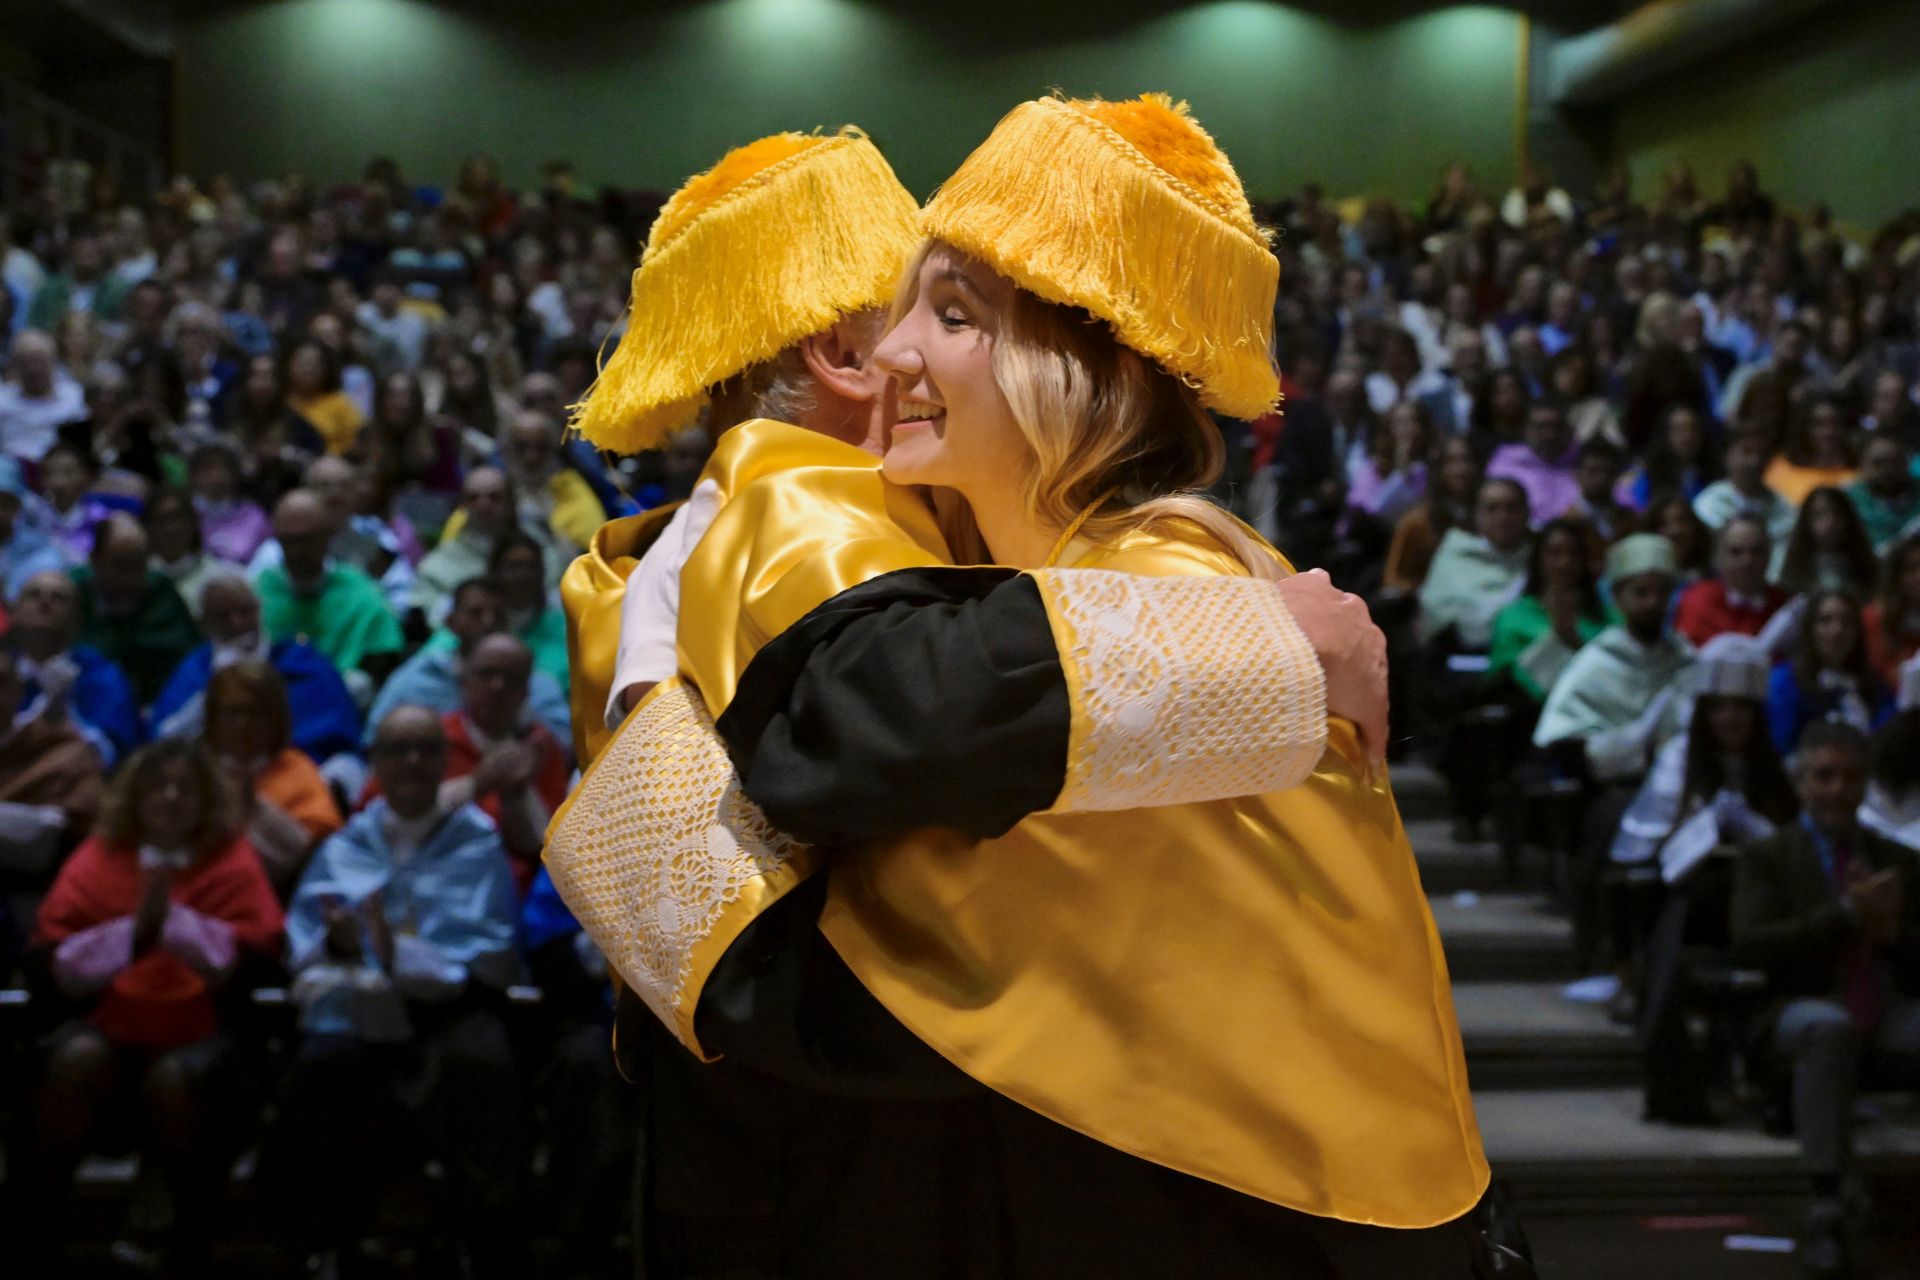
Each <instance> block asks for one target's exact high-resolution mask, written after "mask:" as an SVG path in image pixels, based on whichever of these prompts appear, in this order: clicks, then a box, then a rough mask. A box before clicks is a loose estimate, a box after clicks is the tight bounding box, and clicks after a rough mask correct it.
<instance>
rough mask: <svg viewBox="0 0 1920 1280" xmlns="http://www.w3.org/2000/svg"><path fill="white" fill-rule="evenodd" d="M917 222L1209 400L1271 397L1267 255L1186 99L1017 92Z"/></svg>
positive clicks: (1233, 181) (1246, 412)
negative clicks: (1081, 314)
mask: <svg viewBox="0 0 1920 1280" xmlns="http://www.w3.org/2000/svg"><path fill="white" fill-rule="evenodd" d="M1116 108H1118V109H1116ZM1103 117H1104V118H1103ZM1123 129H1126V130H1131V131H1132V132H1134V133H1137V134H1138V135H1139V137H1140V145H1136V144H1135V143H1134V141H1132V140H1131V139H1130V137H1129V136H1128V134H1127V133H1123V132H1122V130H1123ZM921 225H922V227H923V229H924V230H925V232H926V234H927V235H929V236H932V237H934V238H936V239H940V240H945V241H947V242H948V243H949V244H952V245H953V246H954V247H956V248H958V249H960V250H961V251H963V252H965V253H968V254H971V255H972V256H974V257H977V258H979V259H981V260H982V261H983V262H986V263H987V264H988V265H990V266H992V267H993V268H994V269H995V270H996V271H999V272H1000V273H1001V274H1002V275H1004V276H1006V277H1008V278H1009V279H1011V280H1013V281H1014V282H1015V283H1016V284H1018V285H1020V286H1021V287H1022V288H1024V289H1027V290H1029V291H1031V292H1033V293H1035V294H1038V295H1039V296H1040V297H1042V298H1045V299H1047V300H1048V301H1050V302H1056V303H1061V304H1063V305H1067V306H1076V307H1084V308H1086V309H1087V310H1088V311H1090V312H1092V313H1093V314H1094V315H1096V316H1099V317H1100V318H1101V319H1103V320H1105V321H1106V322H1107V323H1109V324H1111V325H1112V326H1113V328H1114V332H1115V334H1116V335H1117V336H1118V337H1119V338H1120V340H1121V341H1122V342H1124V343H1126V344H1127V345H1128V346H1130V347H1132V348H1133V349H1134V350H1136V351H1139V352H1141V353H1143V354H1145V355H1148V356H1151V357H1153V358H1154V359H1155V360H1157V361H1159V362H1160V363H1161V364H1162V365H1164V366H1165V367H1166V368H1167V369H1168V370H1170V371H1171V372H1172V373H1174V374H1175V375H1177V376H1178V377H1180V378H1181V379H1183V380H1184V381H1186V382H1187V383H1188V384H1190V385H1191V386H1193V387H1194V388H1195V389H1196V390H1197V391H1198V392H1199V393H1200V398H1201V400H1202V402H1203V403H1205V404H1206V405H1207V407H1208V408H1211V409H1215V410H1217V411H1219V412H1221V413H1224V414H1227V415H1229V416H1231V417H1236V418H1257V417H1259V416H1260V415H1261V414H1263V413H1266V412H1267V411H1268V410H1270V409H1271V408H1272V407H1273V406H1274V404H1275V403H1276V402H1277V401H1278V399H1279V396H1280V380H1279V374H1278V372H1277V370H1276V369H1275V367H1274V362H1273V354H1272V347H1273V302H1274V296H1275V294H1276V293H1277V291H1278V289H1279V286H1280V263H1279V261H1278V259H1276V258H1275V257H1274V256H1273V251H1272V249H1271V248H1270V247H1269V246H1268V243H1267V240H1266V237H1265V235H1264V234H1262V233H1261V231H1260V230H1259V228H1258V227H1257V226H1256V225H1255V223H1254V220H1253V214H1252V210H1251V209H1250V208H1249V206H1248V204H1247V198H1246V194H1245V192H1244V190H1243V189H1242V188H1241V186H1240V180H1239V178H1238V176H1237V175H1235V174H1234V172H1233V169H1232V166H1231V165H1230V164H1228V163H1227V159H1226V157H1225V156H1224V155H1222V154H1221V153H1220V151H1219V149H1218V148H1217V147H1216V146H1214V144H1213V140H1212V139H1211V138H1209V137H1208V136H1207V135H1206V133H1205V132H1204V131H1203V130H1201V128H1200V127H1199V125H1198V124H1196V123H1195V122H1194V121H1193V120H1192V118H1191V117H1190V116H1188V115H1187V114H1186V104H1185V103H1179V104H1175V103H1173V102H1172V101H1171V100H1170V99H1168V98H1166V97H1165V96H1164V95H1150V96H1149V97H1147V98H1143V99H1136V100H1135V101H1133V102H1130V103H1117V104H1116V103H1093V102H1070V101H1067V100H1065V99H1061V98H1041V99H1038V100H1036V101H1033V102H1026V103H1022V104H1021V105H1020V106H1018V107H1015V108H1014V109H1013V110H1012V111H1011V112H1009V113H1008V114H1007V116H1006V117H1005V118H1004V119H1002V120H1001V121H1000V123H999V124H998V125H996V126H995V127H994V130H993V133H992V134H991V135H990V136H989V137H988V138H987V140H986V141H985V142H984V143H982V144H981V145H980V147H979V148H978V149H977V150H976V151H974V153H973V154H972V155H970V156H968V157H967V159H966V161H965V163H963V164H962V165H961V166H960V169H959V171H958V172H956V173H955V174H954V175H953V177H951V178H949V179H948V180H947V181H946V183H945V184H943V185H942V186H941V188H940V190H939V192H938V193H937V194H936V195H935V196H934V198H933V200H932V201H931V202H930V203H929V204H928V205H927V208H926V210H925V212H924V213H923V215H922V220H921Z"/></svg>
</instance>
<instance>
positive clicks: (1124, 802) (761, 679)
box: [717, 568, 1331, 844]
mask: <svg viewBox="0 0 1920 1280" xmlns="http://www.w3.org/2000/svg"><path fill="white" fill-rule="evenodd" d="M1329 590H1331V588H1329ZM1230 637H1231V639H1229V638H1230ZM1063 654H1065V655H1066V657H1065V659H1064V661H1063V657H1062V655H1063ZM1069 670H1071V671H1072V672H1073V675H1072V677H1071V678H1070V677H1069V674H1068V672H1069ZM1327 683H1328V682H1327V678H1326V676H1325V674H1324V673H1323V671H1322V670H1321V667H1320V664H1319V661H1318V659H1317V657H1316V654H1315V651H1314V648H1313V647H1312V646H1311V645H1310V644H1308V642H1307V641H1306V638H1305V636H1304V634H1303V633H1302V631H1301V630H1300V628H1299V626H1298V625H1297V624H1296V623H1295V622H1294V621H1293V620H1292V618H1291V616H1290V615H1289V614H1288V613H1287V610H1286V607H1285V605H1284V603H1283V602H1282V597H1281V595H1280V594H1279V592H1278V591H1276V590H1275V589H1274V587H1273V586H1272V584H1270V583H1265V582H1259V581H1256V580H1253V579H1235V578H1198V577H1166V578H1146V577H1139V576H1136V575H1131V574H1121V573H1110V572H1105V571H1100V570H1085V571H1082V570H1066V571H1050V572H1049V574H1047V575H1044V576H1043V577H1042V578H1036V577H1033V576H1026V575H1015V574H1013V573H1012V572H1011V571H1009V570H1004V569H981V568H974V569H950V568H937V569H909V570H900V571H898V572H895V573H891V574H886V575H883V576H882V577H880V578H876V579H874V580H873V581H871V582H868V583H865V584H863V585H861V586H859V587H855V588H853V589H851V590H848V591H844V592H842V593H840V594H839V595H838V596H835V597H834V598H833V599H831V600H829V601H828V602H827V603H826V604H824V605H821V606H820V607H819V608H817V609H815V610H813V611H812V612H811V613H809V614H808V615H806V616H805V617H804V618H802V619H801V620H800V621H799V622H798V623H797V624H795V625H794V626H792V627H790V628H788V629H787V630H786V631H785V632H784V633H782V634H781V635H780V636H778V637H776V638H775V639H774V640H773V641H771V642H769V643H768V644H767V645H766V646H765V647H764V648H762V649H761V651H760V653H759V654H758V655H757V656H756V657H755V658H754V660H753V661H752V662H751V663H750V664H749V665H748V667H747V668H746V670H745V672H743V673H742V676H741V679H740V682H739V686H738V689H737V691H736V693H735V696H734V698H733V701H732V702H731V704H730V705H729V706H728V708H727V710H726V711H725V712H724V713H723V714H722V715H721V717H720V718H719V721H718V722H717V727H718V729H719V732H720V734H721V736H722V737H723V738H724V739H725V740H726V742H727V746H728V751H729V754H730V756H731V757H732V759H733V761H734V764H735V767H736V769H737V770H738V771H739V773H740V776H741V781H742V785H743V788H744V789H745V791H746V793H747V795H748V796H750V797H751V798H752V799H753V800H754V801H755V802H756V803H758V804H759V805H760V806H761V808H762V809H763V810H764V811H765V812H766V814H767V817H768V818H769V819H770V820H771V821H772V822H773V823H774V824H775V825H776V826H778V827H779V828H780V829H781V830H783V831H786V832H788V833H790V834H792V835H794V836H796V837H797V838H799V839H802V840H805V841H809V842H812V843H819V844H840V843H848V842H853V841H859V840H867V839H874V838H878V837H881V836H885V835H890V834H895V833H898V832H900V831H904V830H907V829H910V828H912V827H916V826H940V827H948V828H952V829H954V830H958V831H962V832H965V833H967V834H969V835H974V836H981V837H985V836H993V835H999V834H1002V833H1004V832H1005V831H1006V830H1008V829H1009V828H1011V827H1012V826H1013V825H1014V824H1015V823H1017V822H1018V821H1020V820H1021V819H1022V818H1024V817H1026V816H1028V815H1029V814H1032V813H1036V812H1039V811H1041V810H1044V809H1049V808H1051V809H1054V810H1055V811H1061V812H1065V811H1075V810H1092V809H1119V808H1133V807H1140V806H1146V805H1155V804H1170V803H1180V802H1185V801H1189V800H1202V799H1221V798H1228V797H1232V796H1239V795H1250V794H1258V793H1264V792H1267V791H1273V790H1281V789H1284V788H1286V787H1289V786H1293V785H1296V784H1297V783H1299V782H1300V781H1302V780H1304V778H1305V777H1306V776H1307V774H1309V773H1310V772H1311V771H1312V770H1313V768H1314V767H1315V766H1316V765H1317V763H1318V762H1319V760H1320V757H1321V754H1322V752H1323V750H1324V748H1325V744H1326V732H1327V726H1326V718H1327V710H1326V698H1327ZM1175 743H1178V744H1180V749H1179V750H1175V749H1174V744H1175Z"/></svg>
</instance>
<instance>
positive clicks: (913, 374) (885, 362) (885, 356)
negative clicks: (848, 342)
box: [873, 326, 923, 383]
mask: <svg viewBox="0 0 1920 1280" xmlns="http://www.w3.org/2000/svg"><path fill="white" fill-rule="evenodd" d="M903 329H904V326H903V327H902V328H896V329H895V330H894V331H893V332H892V333H889V334H888V335H887V336H886V337H884V338H882V339H880V344H879V345H878V346H876V347H875V348H874V349H873V363H874V367H875V368H877V369H879V370H880V372H882V373H884V374H886V375H887V376H888V377H890V378H893V379H895V380H896V381H899V382H901V383H907V382H910V381H912V380H913V379H914V378H917V377H918V376H919V375H920V370H921V368H922V367H923V366H922V363H921V360H920V353H919V352H918V351H915V350H914V349H913V345H912V344H911V343H910V342H907V341H906V340H905V338H904V335H903Z"/></svg>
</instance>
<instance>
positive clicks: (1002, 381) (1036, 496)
mask: <svg viewBox="0 0 1920 1280" xmlns="http://www.w3.org/2000/svg"><path fill="white" fill-rule="evenodd" d="M936 248H941V249H949V250H950V251H952V252H955V253H956V254H957V253H958V250H951V248H950V246H947V245H945V244H944V243H943V242H941V241H938V240H928V241H927V242H925V243H924V244H922V245H921V246H920V248H919V250H918V251H917V252H916V253H915V254H914V257H913V259H912V260H911V261H910V262H909V263H908V265H907V268H906V271H905V272H904V274H903V275H902V276H901V280H900V287H899V289H898V291H897V292H896V294H895V297H894V303H893V312H892V316H891V319H890V324H889V327H891V325H892V324H895V323H898V322H899V320H900V318H901V317H903V316H905V315H906V313H907V312H908V311H909V310H911V309H912V307H913V304H914V300H915V298H916V297H917V296H918V293H919V280H920V268H921V265H922V264H923V263H924V262H925V261H926V258H927V255H928V254H929V253H931V252H932V251H933V250H934V249H936ZM992 367H993V377H994V381H995V382H997V383H998V384H999V386H1000V389H1001V391H1002V392H1003V393H1004V394H1005V395H1006V397H1007V403H1008V404H1009V405H1010V406H1011V408H1012V410H1013V418H1014V422H1015V424H1016V425H1017V426H1018V427H1019V429H1020V434H1021V435H1022V436H1023V437H1024V438H1025V439H1026V442H1027V446H1028V449H1029V451H1030V454H1029V459H1028V463H1027V467H1026V471H1025V473H1024V474H1023V475H1022V476H1021V477H1020V480H1019V483H1020V484H1021V486H1022V488H1023V490H1024V494H1023V496H1024V499H1025V505H1026V509H1027V510H1028V511H1030V512H1032V513H1033V518H1034V519H1035V520H1036V521H1037V522H1039V523H1042V524H1044V525H1046V526H1048V527H1050V528H1056V529H1065V528H1067V527H1068V526H1069V525H1071V524H1072V523H1073V522H1074V520H1075V519H1077V518H1078V517H1079V516H1080V515H1081V514H1082V513H1083V512H1086V511H1087V510H1088V508H1090V507H1092V508H1094V510H1093V511H1092V513H1091V514H1090V515H1088V516H1087V518H1086V520H1085V522H1084V523H1083V524H1082V525H1081V527H1080V535H1081V536H1083V537H1085V538H1086V539H1087V540H1088V541H1090V542H1094V543H1096V544H1102V545H1111V544H1113V543H1115V542H1117V541H1119V540H1120V539H1121V538H1123V537H1125V536H1126V535H1127V534H1129V533H1132V532H1135V531H1137V530H1141V529H1148V528H1161V527H1164V526H1166V525H1168V524H1171V523H1177V522H1184V523H1187V524H1190V525H1195V526H1198V527H1199V529H1200V530H1201V531H1202V532H1203V533H1204V534H1206V535H1207V536H1208V537H1209V538H1211V539H1212V540H1213V541H1215V542H1217V543H1219V544H1220V546H1221V547H1222V548H1223V549H1224V550H1226V551H1227V552H1228V553H1229V554H1231V555H1232V556H1234V558H1236V559H1237V560H1239V561H1240V563H1241V564H1242V565H1244V566H1245V567H1246V569H1247V572H1248V573H1250V574H1252V575H1253V576H1254V577H1258V578H1278V577H1281V576H1283V570H1282V568H1281V562H1280V560H1279V559H1278V557H1277V556H1276V555H1275V554H1274V552H1273V549H1272V548H1271V547H1269V546H1267V544H1266V543H1265V542H1263V541H1262V540H1261V539H1260V538H1259V536H1258V535H1257V534H1255V533H1253V532H1252V531H1251V530H1250V529H1248V528H1247V527H1246V526H1245V525H1243V524H1241V523H1240V522H1239V521H1238V520H1236V519H1234V518H1233V517H1232V516H1231V515H1229V514H1228V513H1227V512H1225V511H1224V510H1222V509H1221V508H1220V507H1219V506H1217V505H1216V504H1215V503H1214V502H1213V501H1212V500H1210V499H1209V498H1207V497H1206V496H1205V495H1204V494H1202V493H1201V492H1199V490H1201V489H1202V488H1203V487H1204V486H1206V485H1209V484H1211V483H1212V482H1213V481H1214V480H1215V479H1217V478H1218V477H1219V475H1220V470H1221V467H1222V465H1223V464H1224V462H1225V454H1226V448H1225V445H1224V444H1223V443H1222V441H1221V439H1220V432H1219V429H1218V428H1217V427H1215V426H1214V424H1213V420H1212V419H1211V418H1209V417H1208V416H1207V413H1206V410H1204V409H1203V408H1201V406H1200V400H1199V396H1198V395H1197V393H1196V392H1195V391H1194V390H1193V388H1191V387H1189V386H1188V385H1186V384H1185V383H1183V382H1182V381H1180V380H1179V379H1178V378H1176V377H1174V376H1173V375H1172V374H1170V373H1168V372H1167V371H1166V370H1165V369H1164V368H1162V367H1161V366H1160V365H1159V364H1157V363H1155V362H1154V361H1153V360H1151V359H1149V358H1148V357H1146V356H1143V355H1141V354H1140V353H1139V352H1137V351H1135V350H1133V349H1132V348H1131V347H1128V346H1126V345H1124V344H1123V343H1121V342H1120V340H1119V339H1118V338H1116V337H1115V336H1114V334H1113V330H1112V329H1111V327H1109V326H1108V325H1107V324H1106V323H1105V322H1104V321H1101V320H1098V319H1096V318H1095V317H1094V316H1092V315H1091V314H1089V313H1088V312H1087V311H1085V310H1083V309H1081V308H1078V307H1066V306H1060V305H1057V304H1055V303H1051V302H1047V301H1046V300H1044V299H1042V298H1040V297H1038V296H1037V295H1035V294H1032V293H1029V292H1028V291H1026V290H1025V289H1020V288H1015V289H1014V290H1013V294H1012V302H1011V303H1010V304H1009V305H1008V306H1007V307H1006V308H1005V309H1004V310H1002V311H1001V312H1000V314H999V315H998V316H996V317H994V319H993V356H992ZM934 499H935V500H934V507H935V511H936V513H937V515H938V516H939V519H940V523H941V526H942V532H943V533H945V534H946V537H947V542H948V546H949V547H950V548H951V550H952V551H953V554H954V557H955V559H957V560H958V561H960V562H961V563H963V564H964V563H969V562H976V563H977V562H985V561H986V560H988V559H989V555H988V552H987V547H986V543H985V540H984V539H983V538H982V537H981V535H980V529H979V526H978V525H977V524H976V523H975V522H974V520H973V514H972V510H971V509H970V508H969V507H968V506H967V505H966V503H965V502H964V501H962V500H960V498H959V495H957V494H952V493H950V492H947V491H942V490H936V491H935V494H934ZM1095 504H1098V505H1097V507H1096V505H1095Z"/></svg>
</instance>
